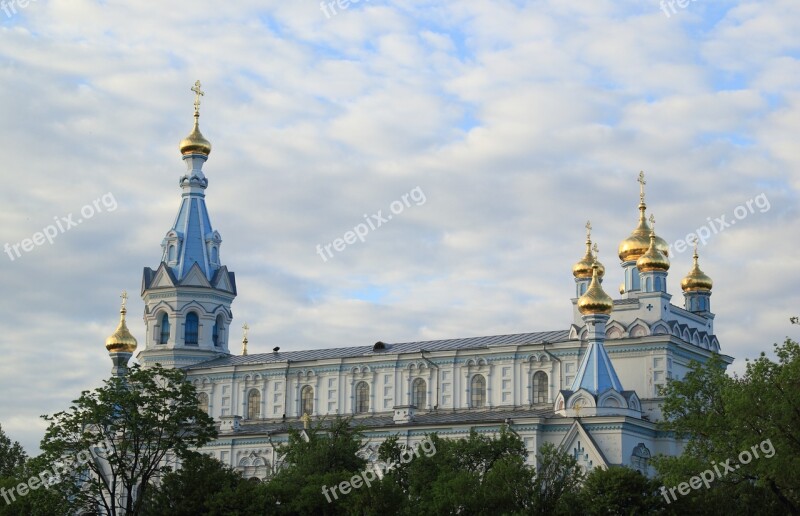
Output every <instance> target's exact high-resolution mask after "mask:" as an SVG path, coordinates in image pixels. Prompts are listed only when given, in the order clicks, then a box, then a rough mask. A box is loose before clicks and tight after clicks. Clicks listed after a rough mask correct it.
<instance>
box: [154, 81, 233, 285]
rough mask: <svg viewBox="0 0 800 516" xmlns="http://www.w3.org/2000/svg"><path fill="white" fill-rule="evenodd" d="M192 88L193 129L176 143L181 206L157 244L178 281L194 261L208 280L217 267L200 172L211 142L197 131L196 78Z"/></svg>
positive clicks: (215, 242)
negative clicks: (181, 168)
mask: <svg viewBox="0 0 800 516" xmlns="http://www.w3.org/2000/svg"><path fill="white" fill-rule="evenodd" d="M192 91H194V92H195V93H196V97H195V104H194V109H195V111H194V118H195V124H194V130H193V131H192V133H191V134H190V135H189V136H187V137H186V138H184V139H183V141H181V143H180V150H181V154H183V161H184V162H186V168H187V172H186V174H184V176H183V177H181V179H180V186H181V188H183V194H182V196H181V207H180V209H179V210H178V216H177V217H175V222H174V223H173V224H172V228H171V229H170V230H169V231H168V232H167V235H166V236H165V237H164V240H163V242H162V243H161V247H162V257H161V261H162V262H164V263H166V264H167V266H168V267H169V268H170V269H171V270H172V274H173V275H174V276H175V279H176V280H177V281H178V282H180V281H181V280H183V278H185V277H186V275H187V274H189V271H190V270H191V269H192V267H193V266H194V264H197V265H198V266H199V267H200V270H201V271H202V272H203V274H204V275H205V277H206V279H207V280H208V281H209V282H210V281H212V280H213V278H214V275H215V274H216V272H217V270H218V269H219V268H220V259H219V251H220V245H221V244H222V237H220V235H219V233H218V232H217V231H214V228H212V227H211V219H210V218H209V216H208V210H207V209H206V200H205V197H206V195H205V190H206V188H207V187H208V179H206V176H205V175H204V174H203V164H204V163H205V162H206V160H208V155H209V153H210V152H211V143H209V141H208V140H206V139H205V138H204V137H203V135H202V134H201V133H200V128H199V124H198V120H199V118H200V112H199V106H200V96H201V95H203V92H202V90H201V89H200V81H197V82H196V83H195V87H194V88H192Z"/></svg>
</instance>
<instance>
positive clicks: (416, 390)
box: [411, 378, 428, 409]
mask: <svg viewBox="0 0 800 516" xmlns="http://www.w3.org/2000/svg"><path fill="white" fill-rule="evenodd" d="M427 390H428V386H427V385H426V384H425V380H423V379H422V378H417V379H416V380H414V383H413V384H411V404H412V405H414V406H415V407H417V408H418V409H424V408H425V405H426V402H427V392H425V391H427Z"/></svg>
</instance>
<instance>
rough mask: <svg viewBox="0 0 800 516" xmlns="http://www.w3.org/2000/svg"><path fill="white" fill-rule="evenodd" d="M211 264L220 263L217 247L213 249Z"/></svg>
mask: <svg viewBox="0 0 800 516" xmlns="http://www.w3.org/2000/svg"><path fill="white" fill-rule="evenodd" d="M211 263H219V251H217V248H216V247H212V248H211Z"/></svg>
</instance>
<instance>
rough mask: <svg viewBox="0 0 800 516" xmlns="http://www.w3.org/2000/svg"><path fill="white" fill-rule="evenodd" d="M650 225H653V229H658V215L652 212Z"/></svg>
mask: <svg viewBox="0 0 800 516" xmlns="http://www.w3.org/2000/svg"><path fill="white" fill-rule="evenodd" d="M650 226H652V228H651V229H652V230H653V231H655V230H656V216H655V215H653V214H652V213H651V214H650Z"/></svg>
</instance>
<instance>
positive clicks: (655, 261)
mask: <svg viewBox="0 0 800 516" xmlns="http://www.w3.org/2000/svg"><path fill="white" fill-rule="evenodd" d="M656 245H657V244H656V233H655V231H651V232H650V245H649V246H648V248H647V252H646V253H644V254H643V255H642V256H640V257H639V259H638V260H636V268H637V269H639V272H653V271H663V272H667V271H668V270H669V258H667V256H666V255H665V254H664V253H662V252H661V251H659V250H658V248H657V247H656Z"/></svg>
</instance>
